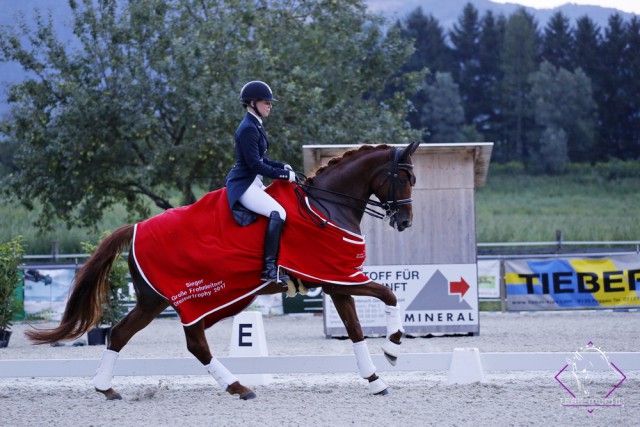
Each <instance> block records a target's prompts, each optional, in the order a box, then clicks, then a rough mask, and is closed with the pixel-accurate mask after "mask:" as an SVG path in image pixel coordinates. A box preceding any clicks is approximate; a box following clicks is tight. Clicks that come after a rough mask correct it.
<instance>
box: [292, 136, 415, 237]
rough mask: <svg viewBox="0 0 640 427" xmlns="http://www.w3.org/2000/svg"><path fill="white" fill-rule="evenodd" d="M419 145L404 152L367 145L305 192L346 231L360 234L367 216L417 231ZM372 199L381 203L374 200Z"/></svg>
mask: <svg viewBox="0 0 640 427" xmlns="http://www.w3.org/2000/svg"><path fill="white" fill-rule="evenodd" d="M419 145H420V143H419V142H413V143H411V144H409V146H407V147H406V148H404V149H401V148H394V147H391V146H389V145H384V144H383V145H376V146H371V145H363V146H362V147H360V148H358V149H354V150H350V151H347V152H345V153H344V154H343V155H342V156H341V157H336V158H333V159H331V160H330V161H329V162H328V164H327V165H326V166H322V167H320V168H319V169H318V170H317V171H316V174H315V176H313V177H311V178H308V179H307V180H306V181H305V184H304V187H305V188H306V190H307V192H308V194H310V195H311V198H312V200H313V205H314V207H315V208H317V209H319V210H320V212H322V213H324V214H325V215H327V216H328V217H329V218H331V220H332V221H334V222H336V223H337V224H339V225H340V226H341V227H344V228H346V229H348V230H350V231H353V232H356V233H359V232H360V221H361V220H362V215H363V214H364V213H365V212H366V213H368V214H369V215H371V216H373V217H376V218H380V219H387V218H388V219H389V224H390V225H391V226H392V227H394V228H396V229H398V231H403V230H404V229H405V228H408V227H411V220H412V216H413V213H412V210H411V203H412V200H411V191H412V187H413V185H414V184H415V182H416V178H415V175H414V174H413V163H412V161H411V155H412V154H413V153H414V152H415V151H416V149H417V148H418V146H419ZM372 194H374V195H375V196H376V197H377V198H378V200H379V201H378V200H372V199H370V198H369V197H370V196H371V195H372ZM369 206H374V207H377V208H381V209H383V210H384V213H381V212H378V211H377V210H375V209H372V208H370V207H369Z"/></svg>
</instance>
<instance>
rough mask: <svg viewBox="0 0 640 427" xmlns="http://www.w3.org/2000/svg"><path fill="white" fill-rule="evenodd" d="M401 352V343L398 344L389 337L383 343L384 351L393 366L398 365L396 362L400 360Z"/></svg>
mask: <svg viewBox="0 0 640 427" xmlns="http://www.w3.org/2000/svg"><path fill="white" fill-rule="evenodd" d="M400 352H401V347H400V344H396V343H395V342H393V341H391V340H389V339H388V340H386V341H385V342H384V344H382V353H383V354H384V357H385V358H386V359H387V361H388V362H389V363H390V364H391V365H392V366H396V363H397V362H398V356H400Z"/></svg>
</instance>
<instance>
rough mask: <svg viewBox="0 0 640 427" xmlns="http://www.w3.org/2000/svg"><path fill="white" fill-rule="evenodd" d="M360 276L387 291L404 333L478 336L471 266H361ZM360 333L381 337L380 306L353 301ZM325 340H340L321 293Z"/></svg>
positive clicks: (339, 326)
mask: <svg viewBox="0 0 640 427" xmlns="http://www.w3.org/2000/svg"><path fill="white" fill-rule="evenodd" d="M364 273H365V274H366V275H367V277H369V278H370V279H371V280H373V281H374V282H377V283H379V284H381V285H384V286H386V287H388V288H389V289H391V290H392V291H393V293H394V294H395V295H396V297H397V299H398V303H399V305H400V307H401V310H402V311H401V312H402V314H401V321H402V325H403V327H404V329H405V333H406V334H408V335H417V336H423V335H430V334H478V333H479V331H480V329H479V327H480V326H479V323H478V307H479V304H478V266H477V264H438V265H365V266H364ZM354 300H355V304H356V311H357V312H358V317H359V320H360V326H361V327H362V331H363V332H364V334H365V335H369V336H371V335H384V334H386V332H387V330H386V318H385V313H384V303H382V302H381V301H380V300H378V299H375V298H371V297H360V296H356V297H354ZM324 329H325V335H326V336H346V329H345V327H344V325H343V323H342V320H341V319H340V316H339V315H338V312H337V311H336V308H335V306H334V305H333V302H332V301H331V297H330V296H328V295H326V294H325V295H324Z"/></svg>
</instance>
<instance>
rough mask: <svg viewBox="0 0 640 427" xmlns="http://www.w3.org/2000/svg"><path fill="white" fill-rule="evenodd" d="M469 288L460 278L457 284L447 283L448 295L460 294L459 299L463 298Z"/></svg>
mask: <svg viewBox="0 0 640 427" xmlns="http://www.w3.org/2000/svg"><path fill="white" fill-rule="evenodd" d="M469 288H470V286H469V284H468V283H467V282H466V281H465V280H464V279H463V278H462V277H461V278H460V281H459V282H449V293H450V294H460V298H462V297H464V294H466V293H467V291H468V290H469Z"/></svg>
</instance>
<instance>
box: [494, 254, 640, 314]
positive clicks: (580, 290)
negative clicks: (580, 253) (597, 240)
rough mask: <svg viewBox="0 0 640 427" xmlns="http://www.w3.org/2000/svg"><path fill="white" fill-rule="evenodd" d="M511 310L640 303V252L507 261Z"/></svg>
mask: <svg viewBox="0 0 640 427" xmlns="http://www.w3.org/2000/svg"><path fill="white" fill-rule="evenodd" d="M505 287H506V297H507V309H508V310H573V309H581V308H582V309H584V308H589V309H597V308H603V309H604V308H609V309H610V308H638V307H640V255H639V254H627V255H611V256H607V257H598V258H586V257H581V258H578V257H575V258H570V257H567V258H552V259H529V260H526V259H524V260H522V259H520V260H506V261H505Z"/></svg>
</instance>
